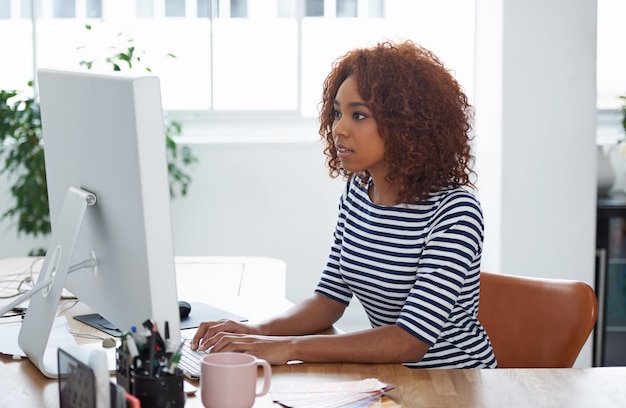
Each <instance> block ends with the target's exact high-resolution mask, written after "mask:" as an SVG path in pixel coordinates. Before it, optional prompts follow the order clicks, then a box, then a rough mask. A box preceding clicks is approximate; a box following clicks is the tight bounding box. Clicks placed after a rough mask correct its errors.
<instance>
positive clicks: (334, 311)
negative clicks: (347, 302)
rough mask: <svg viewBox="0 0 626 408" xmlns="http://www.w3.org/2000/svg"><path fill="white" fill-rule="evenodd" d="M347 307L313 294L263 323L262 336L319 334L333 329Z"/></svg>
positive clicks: (261, 327) (261, 325) (260, 327)
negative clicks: (330, 328)
mask: <svg viewBox="0 0 626 408" xmlns="http://www.w3.org/2000/svg"><path fill="white" fill-rule="evenodd" d="M344 311H345V306H344V305H343V304H341V303H339V302H336V301H334V300H332V299H329V298H327V297H325V296H322V295H318V294H313V295H311V296H309V297H307V298H305V299H303V300H302V301H300V302H299V303H297V304H296V305H294V306H293V307H291V308H290V309H288V310H287V311H285V312H284V313H282V314H279V315H277V316H274V317H272V318H270V319H268V320H265V321H263V322H261V323H260V324H259V325H258V327H259V329H260V331H261V333H260V334H262V335H266V336H297V335H303V334H313V333H319V332H321V331H323V330H326V329H328V328H329V327H331V326H332V325H333V324H334V323H335V322H336V321H337V320H339V318H340V317H341V316H342V315H343V312H344Z"/></svg>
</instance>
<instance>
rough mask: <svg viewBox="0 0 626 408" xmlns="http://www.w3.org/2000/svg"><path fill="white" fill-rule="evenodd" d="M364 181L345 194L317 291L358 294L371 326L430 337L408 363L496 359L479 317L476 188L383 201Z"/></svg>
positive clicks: (472, 363) (482, 363) (469, 363)
mask: <svg viewBox="0 0 626 408" xmlns="http://www.w3.org/2000/svg"><path fill="white" fill-rule="evenodd" d="M359 184H360V180H359V179H358V178H357V179H354V180H352V181H351V182H349V183H348V184H347V188H346V191H345V192H344V194H343V196H342V198H341V203H340V206H339V218H338V222H337V227H336V230H335V242H334V245H333V246H332V248H331V253H330V256H329V259H328V263H327V265H326V268H325V270H324V272H323V274H322V277H321V279H320V282H319V284H318V286H317V288H316V292H317V293H320V294H322V295H325V296H328V297H330V298H332V299H335V300H337V301H339V302H342V303H344V304H346V305H347V304H348V302H349V301H350V299H351V298H352V295H353V294H354V295H355V296H356V297H357V298H358V299H359V301H360V302H361V303H362V305H363V307H364V309H365V311H366V312H367V315H368V317H369V320H370V323H371V324H372V326H373V327H377V326H383V325H391V324H397V325H399V326H400V327H402V328H403V329H404V330H406V331H408V332H409V333H411V334H412V335H414V336H416V337H417V338H419V339H421V340H423V341H424V342H426V343H427V344H430V345H431V348H430V349H429V351H428V352H427V353H426V355H425V356H424V358H423V359H422V361H419V362H416V363H406V365H407V366H409V367H429V368H433V367H440V368H444V367H445V368H453V367H455V368H461V367H496V360H495V357H494V355H493V352H492V349H491V345H490V343H489V340H488V337H487V335H486V333H485V331H484V329H483V328H482V326H481V325H480V323H479V322H478V318H477V315H478V295H479V276H480V259H481V254H482V244H483V230H484V226H483V218H482V212H481V209H480V205H479V203H478V201H477V200H476V198H475V197H474V195H472V194H471V193H470V192H468V191H466V190H464V189H461V188H450V189H447V190H444V191H441V192H439V193H437V194H433V195H431V196H430V198H429V199H428V201H426V202H424V203H420V204H411V205H408V204H405V205H397V206H393V207H384V206H378V205H376V204H374V203H372V202H371V200H370V199H369V197H368V188H367V187H365V188H363V187H361V186H360V185H359Z"/></svg>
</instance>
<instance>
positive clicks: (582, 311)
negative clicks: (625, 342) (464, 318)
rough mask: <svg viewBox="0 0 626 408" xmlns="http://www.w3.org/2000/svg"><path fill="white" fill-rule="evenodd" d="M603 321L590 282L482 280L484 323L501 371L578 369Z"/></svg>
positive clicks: (495, 277)
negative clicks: (581, 354) (595, 329)
mask: <svg viewBox="0 0 626 408" xmlns="http://www.w3.org/2000/svg"><path fill="white" fill-rule="evenodd" d="M597 318H598V302H597V299H596V295H595V293H594V291H593V289H592V288H591V287H590V286H589V285H587V284H586V283H585V282H581V281H576V280H565V279H540V278H529V277H522V276H511V275H501V274H494V273H488V272H482V273H481V275H480V304H479V309H478V320H480V322H481V323H482V325H483V326H484V328H485V330H486V331H487V334H488V335H489V338H490V339H491V345H492V347H493V351H494V353H495V355H496V359H497V360H498V366H499V367H501V368H520V367H556V368H563V367H572V366H573V364H574V361H575V360H576V357H578V353H579V352H580V350H581V348H582V347H583V345H584V344H585V341H586V340H587V337H589V334H590V333H591V330H592V329H593V327H594V325H595V323H596V319H597Z"/></svg>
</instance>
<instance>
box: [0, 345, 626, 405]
mask: <svg viewBox="0 0 626 408" xmlns="http://www.w3.org/2000/svg"><path fill="white" fill-rule="evenodd" d="M369 377H376V378H378V379H380V380H381V381H383V382H388V383H392V384H394V385H396V388H395V389H394V390H392V391H391V392H389V394H388V395H389V396H390V397H392V398H393V399H394V400H395V401H396V402H398V403H400V404H402V406H403V407H407V408H409V407H481V408H489V407H497V408H501V407H509V408H514V407H524V408H527V407H567V408H570V407H602V408H612V407H616V408H617V407H621V408H623V407H625V406H626V367H598V368H570V369H496V370H411V369H408V368H405V367H403V366H401V365H397V364H296V365H289V366H274V367H273V374H272V383H273V384H277V385H278V384H280V383H285V382H287V383H290V384H294V383H296V384H297V383H301V382H305V383H306V382H331V381H339V380H346V381H347V380H360V379H364V378H369ZM0 388H1V393H2V401H0V406H2V407H58V404H59V400H58V398H59V397H58V387H57V383H56V381H54V380H50V379H48V378H45V377H44V376H43V375H42V374H41V373H40V372H39V371H38V370H37V369H36V368H35V366H33V365H32V364H31V363H30V361H28V360H25V361H22V362H13V361H11V358H10V357H9V356H4V355H3V356H1V357H0ZM185 406H186V407H191V408H193V407H202V401H201V400H200V391H198V393H196V395H194V396H192V397H189V398H188V399H187V403H186V404H185ZM254 406H255V407H257V408H258V407H260V408H263V407H275V406H276V405H274V404H273V403H272V401H271V397H270V396H269V395H267V396H265V397H262V398H258V399H257V401H256V403H255V405H254Z"/></svg>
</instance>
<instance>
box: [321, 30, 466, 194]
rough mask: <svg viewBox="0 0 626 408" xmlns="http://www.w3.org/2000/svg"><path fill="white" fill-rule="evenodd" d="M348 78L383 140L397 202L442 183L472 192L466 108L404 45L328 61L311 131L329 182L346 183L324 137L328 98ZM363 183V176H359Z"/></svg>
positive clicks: (445, 76) (441, 70)
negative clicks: (321, 144) (315, 134)
mask: <svg viewBox="0 0 626 408" xmlns="http://www.w3.org/2000/svg"><path fill="white" fill-rule="evenodd" d="M349 76H352V77H354V78H355V79H356V82H357V86H358V91H359V94H360V96H361V98H363V100H364V101H365V102H367V103H368V104H369V106H370V109H371V111H372V115H373V116H374V119H375V120H376V123H377V124H378V130H379V132H380V134H381V137H382V138H383V140H384V143H385V158H386V161H387V163H388V166H389V173H388V175H387V177H386V180H387V181H388V182H389V183H391V184H392V185H394V186H400V189H399V190H400V191H399V193H398V195H399V196H398V202H399V203H414V202H419V201H422V200H425V199H426V198H427V197H428V195H429V194H430V193H431V192H434V191H439V190H441V189H443V188H446V187H449V186H470V187H475V186H474V183H473V181H472V180H471V179H470V177H472V176H475V175H476V174H475V172H474V171H473V170H472V168H471V167H472V165H473V163H474V160H475V158H474V156H473V155H472V153H471V148H470V147H471V141H472V135H471V133H470V132H471V129H472V125H471V121H472V119H473V113H474V111H473V108H472V106H471V105H470V104H469V102H468V99H467V96H466V95H465V93H464V92H463V90H462V88H461V86H460V85H459V84H458V83H457V81H456V80H455V79H454V78H453V77H452V75H451V74H450V72H449V71H448V70H447V69H446V68H445V67H444V65H443V63H442V62H441V61H440V60H439V59H438V58H437V57H436V56H435V55H434V54H433V53H432V52H431V51H429V50H427V49H425V48H423V47H421V46H419V45H417V44H415V43H413V42H412V41H406V42H403V43H398V44H394V43H391V42H383V43H380V44H378V45H376V46H375V47H372V48H364V49H355V50H352V51H350V52H348V53H347V54H345V55H344V56H343V57H340V58H339V59H337V60H336V61H335V62H334V63H333V67H332V71H331V72H330V74H329V75H328V77H327V78H326V80H325V81H324V89H323V95H322V102H321V109H320V114H319V120H320V128H319V134H320V136H321V138H322V140H323V141H325V143H326V145H325V147H324V154H325V155H326V164H327V165H328V167H329V173H330V175H331V177H338V176H340V175H341V176H344V177H345V178H351V177H353V176H354V175H355V174H353V173H351V172H349V171H347V170H345V169H343V168H342V167H341V162H340V160H339V158H338V157H337V151H336V149H335V142H334V139H333V136H332V125H333V120H334V118H335V117H334V114H333V112H334V107H333V101H334V99H335V97H336V95H337V90H338V89H339V86H340V85H341V84H342V83H343V81H344V80H345V79H346V78H348V77H349ZM359 175H360V176H361V177H362V178H363V181H364V183H367V182H368V181H369V178H370V176H369V174H368V173H367V171H363V172H360V173H359Z"/></svg>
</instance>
